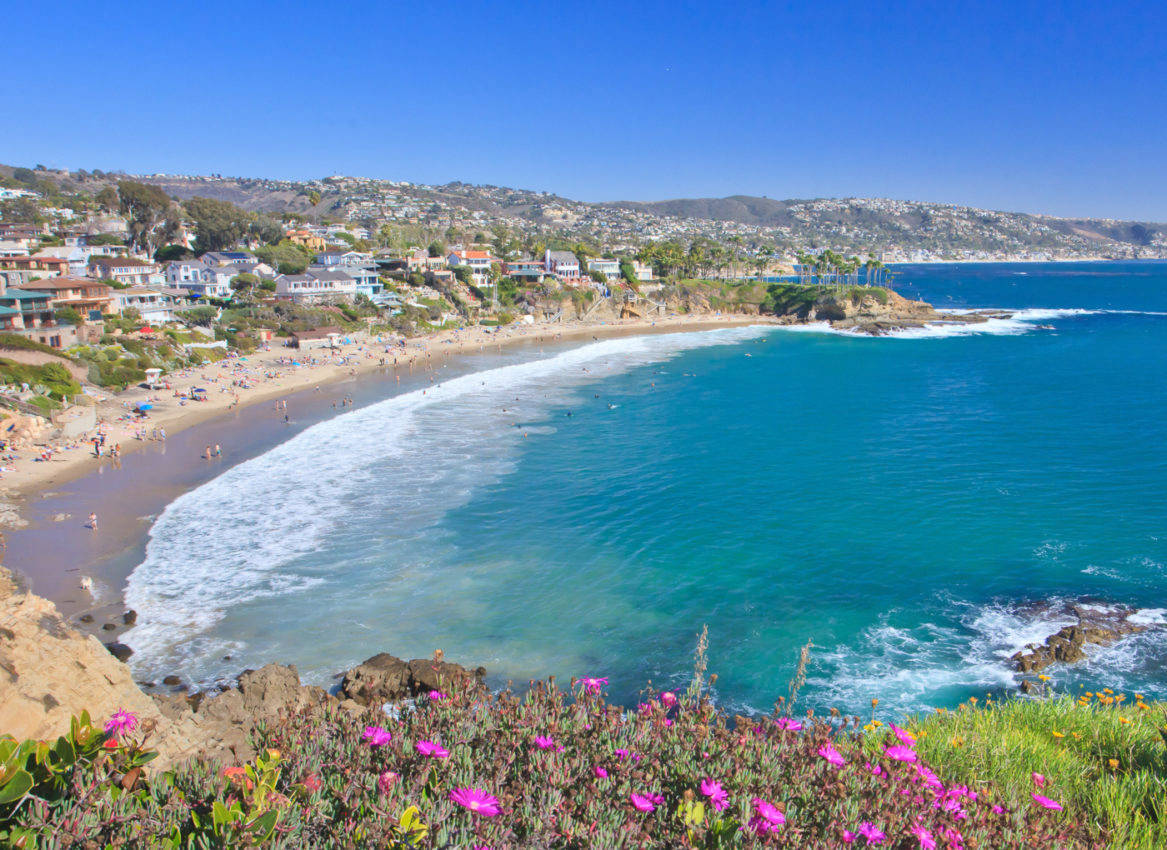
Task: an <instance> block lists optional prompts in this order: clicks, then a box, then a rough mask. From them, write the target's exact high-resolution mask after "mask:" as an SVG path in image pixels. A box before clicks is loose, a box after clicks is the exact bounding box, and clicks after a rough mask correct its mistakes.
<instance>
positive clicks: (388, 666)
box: [340, 652, 410, 705]
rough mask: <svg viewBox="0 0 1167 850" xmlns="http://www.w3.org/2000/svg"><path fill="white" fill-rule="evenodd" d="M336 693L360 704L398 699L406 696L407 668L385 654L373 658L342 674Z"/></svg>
mask: <svg viewBox="0 0 1167 850" xmlns="http://www.w3.org/2000/svg"><path fill="white" fill-rule="evenodd" d="M340 692H341V694H342V695H343V696H344V697H345V698H347V699H351V700H355V701H356V702H359V703H360V704H361V705H373V704H380V703H383V702H388V701H389V700H395V699H401V698H402V697H405V696H408V695H409V694H410V689H409V665H408V664H406V663H405V662H404V661H402V660H401V659H400V658H398V657H396V656H395V655H390V654H389V653H387V652H382V653H380V654H378V655H374V656H373V657H372V658H370V659H368V660H367V661H365V663H364V664H361V665H360V666H358V667H354V668H353V669H352V670H349V671H348V672H347V673H345V674H344V678H343V679H342V680H341V683H340Z"/></svg>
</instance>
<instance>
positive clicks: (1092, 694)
mask: <svg viewBox="0 0 1167 850" xmlns="http://www.w3.org/2000/svg"><path fill="white" fill-rule="evenodd" d="M1082 696H1084V697H1092V696H1094V691H1086V693H1084V694H1082Z"/></svg>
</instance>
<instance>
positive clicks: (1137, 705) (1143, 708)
mask: <svg viewBox="0 0 1167 850" xmlns="http://www.w3.org/2000/svg"><path fill="white" fill-rule="evenodd" d="M1135 708H1137V709H1138V710H1139V711H1150V710H1151V707H1150V706H1149V705H1147V704H1146V703H1145V702H1136V703H1135Z"/></svg>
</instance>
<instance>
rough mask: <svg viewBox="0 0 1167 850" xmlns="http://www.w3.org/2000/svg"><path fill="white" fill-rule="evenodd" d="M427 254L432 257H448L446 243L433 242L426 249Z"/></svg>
mask: <svg viewBox="0 0 1167 850" xmlns="http://www.w3.org/2000/svg"><path fill="white" fill-rule="evenodd" d="M426 252H427V253H428V254H429V255H430V256H431V257H444V256H446V245H445V243H444V242H431V243H430V245H429V247H428V248H426Z"/></svg>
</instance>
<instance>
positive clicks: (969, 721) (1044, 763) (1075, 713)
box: [909, 692, 1167, 847]
mask: <svg viewBox="0 0 1167 850" xmlns="http://www.w3.org/2000/svg"><path fill="white" fill-rule="evenodd" d="M1100 696H1101V700H1100V699H1099V697H1100ZM1120 697H1122V698H1120ZM1163 715H1164V710H1163V708H1162V707H1161V706H1158V705H1147V704H1146V703H1144V702H1143V701H1142V700H1141V699H1138V698H1136V697H1135V696H1134V695H1125V696H1123V695H1119V694H1107V693H1105V692H1103V693H1102V694H1093V693H1092V694H1091V696H1090V697H1087V696H1085V694H1083V696H1082V697H1080V698H1078V699H1074V698H1072V697H1069V696H1057V697H1053V698H1050V699H1043V700H1035V699H1010V700H1006V701H1004V702H989V703H988V704H986V705H982V706H979V707H974V706H970V705H969V704H967V703H966V704H964V705H962V706H961V707H960V708H959V709H957V710H956V711H942V712H938V713H936V714H933V715H930V716H928V717H926V718H923V719H916V720H914V721H913V722H911V723H910V724H909V728H911V729H912V730H913V731H915V732H917V733H918V734H919V751H920V755H921V756H923V757H924V758H925V759H926V760H927V761H929V762H930V763H931V764H933V765H934V766H935V768H936V770H937V771H939V772H942V773H943V774H944V775H945V776H946V777H948V778H951V779H953V780H955V781H961V782H965V783H967V784H968V785H969V786H970V787H973V788H977V787H981V788H988V787H992V788H994V789H995V794H996V796H997V798H998V799H997V802H999V803H1000V805H1002V806H1005V807H1007V808H1012V807H1019V806H1024V805H1027V804H1031V802H1032V799H1031V797H1030V794H1031V793H1033V792H1035V791H1038V793H1041V794H1044V795H1046V796H1049V797H1051V798H1053V799H1055V800H1058V801H1059V802H1061V803H1062V805H1064V806H1065V807H1066V810H1067V811H1070V812H1073V813H1074V814H1076V815H1077V816H1078V817H1079V818H1081V819H1082V820H1083V821H1084V822H1086V823H1087V824H1090V825H1092V826H1093V827H1094V828H1095V829H1097V830H1098V831H1099V832H1102V833H1105V834H1106V840H1107V842H1108V844H1110V845H1112V846H1116V847H1163V846H1167V769H1165V768H1167V753H1165V749H1164V737H1163V734H1162V733H1161V732H1160V731H1159V724H1160V723H1162V722H1163V720H1164V716H1163ZM1034 773H1038V774H1041V775H1042V776H1044V777H1045V780H1046V781H1045V786H1044V788H1042V789H1040V790H1039V789H1038V788H1037V787H1036V786H1035V782H1034V778H1033V774H1034Z"/></svg>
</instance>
